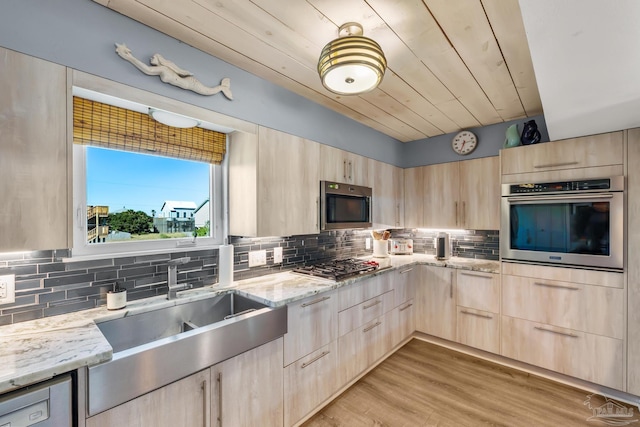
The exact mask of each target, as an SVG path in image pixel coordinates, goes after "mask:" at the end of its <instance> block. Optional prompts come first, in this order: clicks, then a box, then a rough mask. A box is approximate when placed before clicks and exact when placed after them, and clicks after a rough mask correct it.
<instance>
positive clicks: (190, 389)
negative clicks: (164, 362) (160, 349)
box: [86, 369, 231, 427]
mask: <svg viewBox="0 0 640 427" xmlns="http://www.w3.org/2000/svg"><path fill="white" fill-rule="evenodd" d="M209 393H210V369H205V370H203V371H200V372H198V373H195V374H193V375H191V376H188V377H186V378H184V379H182V380H180V381H176V382H175V383H172V384H169V385H168V386H166V387H162V388H160V389H158V390H155V391H152V392H151V393H147V394H145V395H143V396H140V397H138V398H136V399H133V400H131V401H129V402H127V403H124V404H122V405H120V406H116V407H115V408H112V409H109V410H108V411H105V412H102V413H100V414H98V415H95V416H93V417H90V418H87V420H86V426H87V427H113V426H130V427H148V426H154V427H175V426H209V425H210V424H209V416H210V415H209V408H210V402H209V399H210V397H209V396H210V394H209ZM213 425H215V424H213ZM229 425H231V424H229Z"/></svg>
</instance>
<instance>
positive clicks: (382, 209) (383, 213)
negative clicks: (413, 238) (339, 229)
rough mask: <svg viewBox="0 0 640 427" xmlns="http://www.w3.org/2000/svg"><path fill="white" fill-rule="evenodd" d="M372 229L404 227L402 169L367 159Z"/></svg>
mask: <svg viewBox="0 0 640 427" xmlns="http://www.w3.org/2000/svg"><path fill="white" fill-rule="evenodd" d="M369 182H370V183H371V187H373V202H372V203H373V221H372V222H373V228H401V227H403V226H404V169H402V168H399V167H396V166H393V165H390V164H388V163H384V162H379V161H376V160H372V159H369Z"/></svg>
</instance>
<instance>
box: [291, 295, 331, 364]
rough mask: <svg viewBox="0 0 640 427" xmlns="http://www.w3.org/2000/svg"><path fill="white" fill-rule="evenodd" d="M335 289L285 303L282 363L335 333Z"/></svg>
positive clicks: (316, 345) (306, 351)
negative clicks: (285, 324) (286, 312)
mask: <svg viewBox="0 0 640 427" xmlns="http://www.w3.org/2000/svg"><path fill="white" fill-rule="evenodd" d="M337 296H338V293H337V292H327V293H322V294H318V295H314V296H312V297H310V298H306V299H304V300H301V301H297V302H295V303H293V304H289V306H288V314H287V328H288V329H287V333H286V334H285V335H284V366H287V365H289V364H290V363H293V362H295V361H296V360H298V359H300V358H301V357H303V356H306V355H308V354H309V353H312V352H314V351H315V350H317V349H319V348H320V347H322V346H325V345H327V344H329V343H330V342H331V341H333V340H335V339H336V338H337V336H338V311H337V309H336V305H337V301H336V300H337Z"/></svg>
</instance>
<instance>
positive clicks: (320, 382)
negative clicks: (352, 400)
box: [284, 340, 338, 426]
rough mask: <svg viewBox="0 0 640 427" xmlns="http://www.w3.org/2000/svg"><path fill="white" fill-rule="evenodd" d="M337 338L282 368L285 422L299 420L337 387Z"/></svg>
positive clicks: (288, 424)
mask: <svg viewBox="0 0 640 427" xmlns="http://www.w3.org/2000/svg"><path fill="white" fill-rule="evenodd" d="M337 372H338V341H337V340H336V341H332V342H331V343H329V344H327V345H326V346H324V347H321V348H319V349H318V350H316V351H314V352H312V353H309V354H308V355H307V356H305V357H303V358H301V359H299V360H297V361H296V362H294V363H292V364H291V365H289V366H287V367H286V368H285V369H284V407H285V412H284V425H285V426H291V425H294V424H295V423H296V422H298V421H299V420H301V419H302V418H303V417H304V416H306V415H307V414H308V413H309V412H311V411H312V410H313V409H315V408H316V407H317V406H318V405H320V404H321V403H322V402H324V401H325V400H327V399H328V398H329V397H331V396H332V395H333V393H335V392H336V390H337V389H338V376H337Z"/></svg>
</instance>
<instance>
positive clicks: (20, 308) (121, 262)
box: [0, 230, 499, 325]
mask: <svg viewBox="0 0 640 427" xmlns="http://www.w3.org/2000/svg"><path fill="white" fill-rule="evenodd" d="M436 234H437V232H434V231H424V230H396V231H393V233H392V236H393V237H406V238H412V239H413V241H414V251H415V252H416V253H427V254H433V253H435V250H434V247H433V237H435V235H436ZM367 237H370V233H369V232H368V231H364V230H339V231H328V232H322V233H320V234H313V235H306V236H290V237H268V238H245V237H236V236H231V237H230V239H229V240H230V243H232V244H233V245H234V278H235V280H241V279H247V278H251V277H257V276H262V275H265V274H270V273H274V272H277V271H284V270H291V269H293V268H296V267H299V266H302V265H305V264H310V263H314V262H320V261H323V260H329V259H335V258H351V257H361V256H366V255H370V254H371V250H370V249H365V240H366V238H367ZM278 246H280V247H282V248H283V262H282V264H275V265H274V264H273V248H274V247H278ZM451 246H452V254H453V255H454V256H460V257H466V258H478V259H491V260H497V259H499V252H498V251H499V249H498V248H499V236H498V232H497V231H464V232H455V233H453V234H452V235H451ZM261 249H265V250H266V251H267V265H265V266H260V267H252V268H249V251H255V250H261ZM69 256H70V250H68V249H58V250H50V251H33V252H26V253H19V254H13V253H6V254H2V253H0V275H3V274H15V275H16V301H15V303H13V304H5V305H1V306H0V325H6V324H10V323H18V322H24V321H27V320H33V319H38V318H42V317H48V316H55V315H57V314H64V313H71V312H74V311H79V310H86V309H90V308H94V307H97V306H101V305H105V304H106V294H107V292H108V291H109V290H111V289H113V287H114V285H115V283H116V282H117V283H118V285H119V286H121V287H125V288H127V299H128V300H129V301H132V300H136V299H141V298H148V297H151V296H157V295H163V294H166V293H167V262H168V261H170V260H171V259H175V258H181V257H185V256H188V257H190V258H191V261H190V262H189V263H187V264H184V265H180V266H178V282H179V283H190V284H192V285H193V286H194V287H202V286H208V285H211V284H214V283H216V282H217V277H218V250H217V249H208V250H196V251H188V252H187V251H183V252H175V253H171V254H159V255H143V256H130V257H120V258H105V259H98V260H92V261H73V259H69Z"/></svg>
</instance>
